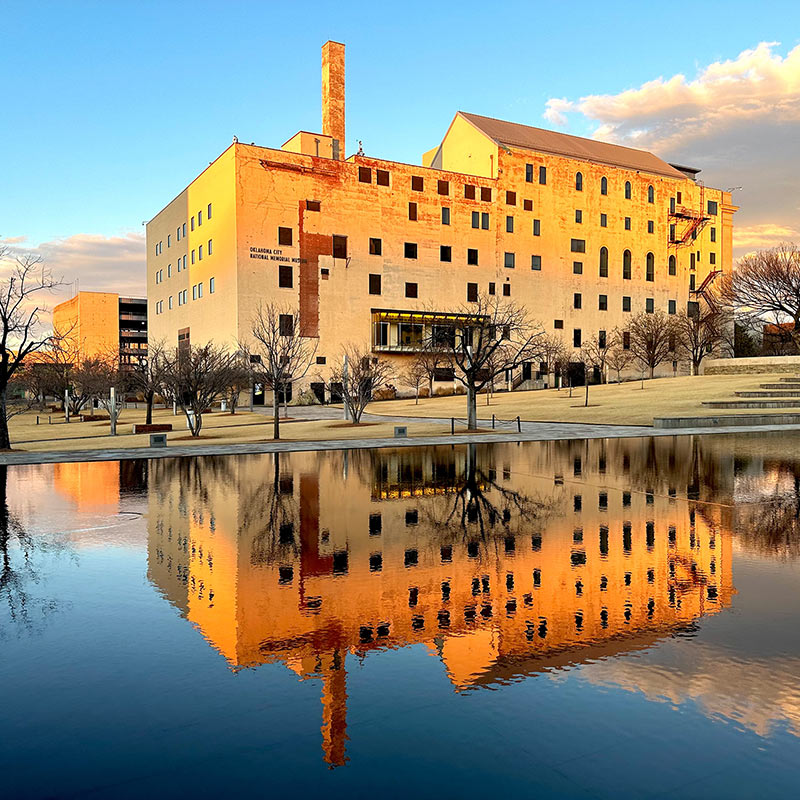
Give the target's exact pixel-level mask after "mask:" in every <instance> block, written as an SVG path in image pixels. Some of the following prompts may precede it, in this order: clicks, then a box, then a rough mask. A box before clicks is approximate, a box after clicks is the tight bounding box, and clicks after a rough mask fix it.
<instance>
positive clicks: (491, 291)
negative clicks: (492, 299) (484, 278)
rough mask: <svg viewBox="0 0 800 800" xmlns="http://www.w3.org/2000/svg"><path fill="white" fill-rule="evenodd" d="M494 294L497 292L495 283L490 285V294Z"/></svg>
mask: <svg viewBox="0 0 800 800" xmlns="http://www.w3.org/2000/svg"><path fill="white" fill-rule="evenodd" d="M494 292H495V287H494V284H493V283H490V284H489V294H494Z"/></svg>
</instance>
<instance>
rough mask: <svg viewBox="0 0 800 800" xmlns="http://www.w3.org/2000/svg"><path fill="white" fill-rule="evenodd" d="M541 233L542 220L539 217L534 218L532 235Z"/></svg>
mask: <svg viewBox="0 0 800 800" xmlns="http://www.w3.org/2000/svg"><path fill="white" fill-rule="evenodd" d="M541 233H542V221H541V220H540V219H535V220H534V221H533V235H534V236H540V235H541Z"/></svg>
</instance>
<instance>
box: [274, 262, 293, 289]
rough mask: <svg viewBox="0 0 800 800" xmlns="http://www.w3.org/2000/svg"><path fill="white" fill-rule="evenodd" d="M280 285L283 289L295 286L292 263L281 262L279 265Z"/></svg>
mask: <svg viewBox="0 0 800 800" xmlns="http://www.w3.org/2000/svg"><path fill="white" fill-rule="evenodd" d="M278 286H279V287H280V288H281V289H291V288H293V287H294V272H293V270H292V266H291V264H280V265H279V266H278Z"/></svg>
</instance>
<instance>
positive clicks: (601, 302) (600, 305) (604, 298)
mask: <svg viewBox="0 0 800 800" xmlns="http://www.w3.org/2000/svg"><path fill="white" fill-rule="evenodd" d="M597 310H598V311H608V295H607V294H601V295H598V298H597Z"/></svg>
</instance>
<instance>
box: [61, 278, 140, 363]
mask: <svg viewBox="0 0 800 800" xmlns="http://www.w3.org/2000/svg"><path fill="white" fill-rule="evenodd" d="M53 328H54V330H56V331H58V332H60V333H62V334H64V335H66V337H67V339H68V341H71V342H72V344H73V346H74V347H76V349H78V350H79V351H80V353H81V355H82V356H83V357H87V358H92V357H96V356H101V355H106V354H108V353H110V352H114V351H117V350H119V358H120V363H121V364H122V365H123V366H127V367H134V366H137V365H138V364H139V363H140V361H141V360H142V359H145V358H147V300H146V298H143V297H120V296H119V295H118V294H114V293H112V292H78V293H77V294H76V295H75V297H73V298H72V299H71V300H67V301H65V302H63V303H59V304H58V305H57V306H56V307H55V308H54V309H53Z"/></svg>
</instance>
